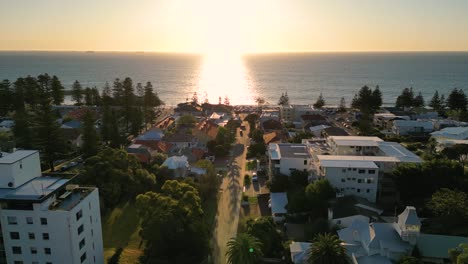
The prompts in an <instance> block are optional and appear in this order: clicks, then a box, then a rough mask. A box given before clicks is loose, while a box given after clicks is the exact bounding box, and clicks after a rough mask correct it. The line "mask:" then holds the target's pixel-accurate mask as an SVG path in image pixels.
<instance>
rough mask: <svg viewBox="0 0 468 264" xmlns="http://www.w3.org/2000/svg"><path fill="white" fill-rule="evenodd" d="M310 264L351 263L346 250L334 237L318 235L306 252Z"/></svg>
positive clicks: (341, 242)
mask: <svg viewBox="0 0 468 264" xmlns="http://www.w3.org/2000/svg"><path fill="white" fill-rule="evenodd" d="M307 263H310V264H332V263H333V264H347V263H351V261H350V259H349V257H348V255H346V248H345V247H344V246H343V241H341V240H340V239H339V238H338V237H337V236H336V235H332V234H319V235H317V236H316V237H315V239H314V242H313V244H312V245H311V246H310V249H309V252H308V258H307Z"/></svg>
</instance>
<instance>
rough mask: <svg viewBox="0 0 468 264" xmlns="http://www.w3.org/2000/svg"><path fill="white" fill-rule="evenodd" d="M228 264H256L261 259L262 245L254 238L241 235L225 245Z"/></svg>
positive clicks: (244, 234)
mask: <svg viewBox="0 0 468 264" xmlns="http://www.w3.org/2000/svg"><path fill="white" fill-rule="evenodd" d="M227 248H228V249H227V253H226V257H227V263H228V264H257V263H258V262H259V260H260V258H261V257H262V255H263V254H262V250H261V248H262V243H261V242H260V241H259V240H258V239H256V238H255V237H253V236H251V235H249V234H246V233H241V234H238V235H237V237H234V238H231V240H229V242H228V243H227Z"/></svg>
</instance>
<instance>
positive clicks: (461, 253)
mask: <svg viewBox="0 0 468 264" xmlns="http://www.w3.org/2000/svg"><path fill="white" fill-rule="evenodd" d="M448 253H449V257H450V260H451V261H452V263H454V264H466V263H468V244H460V245H458V247H456V248H451V249H449V251H448Z"/></svg>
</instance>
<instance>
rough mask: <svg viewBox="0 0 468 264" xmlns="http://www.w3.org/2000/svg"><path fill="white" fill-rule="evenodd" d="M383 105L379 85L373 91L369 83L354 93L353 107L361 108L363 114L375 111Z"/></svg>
mask: <svg viewBox="0 0 468 264" xmlns="http://www.w3.org/2000/svg"><path fill="white" fill-rule="evenodd" d="M381 105H382V93H381V92H380V88H379V86H376V88H375V90H374V91H372V89H370V88H369V87H368V86H367V85H365V86H363V87H362V88H361V89H360V90H359V92H358V93H357V94H356V95H354V98H353V101H352V102H351V107H352V108H355V109H359V111H361V112H362V113H363V114H371V113H375V111H377V109H379V107H380V106H381Z"/></svg>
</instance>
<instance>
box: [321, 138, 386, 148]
mask: <svg viewBox="0 0 468 264" xmlns="http://www.w3.org/2000/svg"><path fill="white" fill-rule="evenodd" d="M328 138H329V139H330V140H331V141H333V142H335V144H336V145H338V146H363V147H377V146H378V142H381V141H383V140H382V139H380V138H378V137H361V136H330V137H328Z"/></svg>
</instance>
